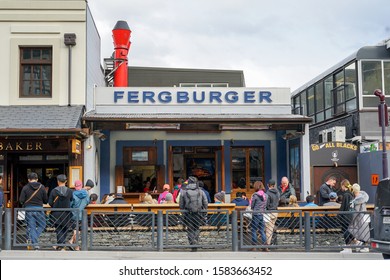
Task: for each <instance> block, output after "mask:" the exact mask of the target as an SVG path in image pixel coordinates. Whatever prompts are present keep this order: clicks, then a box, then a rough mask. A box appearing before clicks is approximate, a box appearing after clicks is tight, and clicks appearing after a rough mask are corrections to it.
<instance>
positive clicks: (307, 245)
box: [304, 212, 315, 252]
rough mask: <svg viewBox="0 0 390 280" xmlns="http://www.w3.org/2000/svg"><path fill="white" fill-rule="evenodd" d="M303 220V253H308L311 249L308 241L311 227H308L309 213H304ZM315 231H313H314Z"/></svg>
mask: <svg viewBox="0 0 390 280" xmlns="http://www.w3.org/2000/svg"><path fill="white" fill-rule="evenodd" d="M304 218H305V251H306V252H310V247H311V244H310V243H311V240H310V236H311V235H310V230H311V226H310V213H308V212H305V214H304ZM314 230H315V229H313V231H314Z"/></svg>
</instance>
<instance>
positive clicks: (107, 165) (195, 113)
mask: <svg viewBox="0 0 390 280" xmlns="http://www.w3.org/2000/svg"><path fill="white" fill-rule="evenodd" d="M289 95H290V91H289V89H288V88H200V87H197V88H178V87H171V88H170V87H160V88H96V89H95V109H94V110H93V111H90V112H87V113H86V114H85V115H84V117H83V120H84V121H86V122H87V123H88V125H89V126H90V127H92V128H93V130H94V131H96V130H97V131H100V133H102V135H104V139H105V141H102V142H101V143H100V151H99V152H100V181H101V193H100V195H101V196H103V195H104V194H106V193H112V192H115V191H117V189H118V186H122V187H123V188H121V189H123V190H124V191H125V192H126V193H129V194H130V193H140V192H143V190H144V189H145V187H149V190H150V191H153V190H156V191H157V192H159V191H161V190H162V186H163V184H164V183H168V184H169V185H170V186H171V187H172V186H174V185H175V182H176V180H177V179H178V178H184V179H186V178H188V177H189V176H191V175H193V176H197V177H198V178H199V179H200V180H202V181H203V182H204V183H205V185H206V186H207V188H208V190H209V192H210V194H211V195H212V194H213V193H215V192H217V191H221V190H224V191H226V193H228V194H230V193H234V192H235V191H238V190H240V191H246V192H249V193H250V192H251V190H252V187H253V183H254V182H255V181H257V180H261V181H263V182H267V181H268V180H269V179H271V178H274V179H276V178H279V177H281V176H286V174H287V172H288V171H287V150H288V149H287V145H288V143H287V140H286V135H287V134H288V133H289V134H294V135H299V137H303V136H304V129H305V125H306V124H308V123H309V122H310V121H311V119H310V118H307V117H303V116H297V115H292V114H291V106H290V98H289ZM307 149H308V148H307Z"/></svg>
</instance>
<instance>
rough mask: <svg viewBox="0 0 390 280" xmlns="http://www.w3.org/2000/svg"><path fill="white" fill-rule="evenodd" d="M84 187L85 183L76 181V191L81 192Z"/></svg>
mask: <svg viewBox="0 0 390 280" xmlns="http://www.w3.org/2000/svg"><path fill="white" fill-rule="evenodd" d="M82 187H83V182H81V181H80V180H76V181H74V188H75V190H76V191H79V190H81V188H82Z"/></svg>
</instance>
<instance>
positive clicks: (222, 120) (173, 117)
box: [83, 111, 312, 130]
mask: <svg viewBox="0 0 390 280" xmlns="http://www.w3.org/2000/svg"><path fill="white" fill-rule="evenodd" d="M83 120H85V121H89V122H95V123H97V124H99V123H100V128H101V129H105V128H107V129H110V128H111V129H112V128H114V127H113V126H112V125H113V123H117V127H115V128H116V129H126V126H127V129H128V128H129V127H131V126H132V125H133V126H135V124H156V123H160V124H164V123H165V124H167V123H169V124H172V125H177V124H178V125H179V126H180V125H187V126H188V125H191V124H202V125H206V124H209V125H219V127H220V128H221V125H224V126H225V127H228V126H229V125H230V124H231V125H232V126H231V128H232V129H234V126H236V127H238V125H240V127H242V130H246V128H247V129H248V130H250V129H251V128H255V127H256V126H258V127H262V129H261V130H263V129H264V127H265V126H268V127H267V128H268V129H274V130H278V129H296V128H295V127H296V126H297V125H303V124H306V123H311V122H312V119H311V118H309V117H306V116H301V115H293V114H279V115H276V114H111V113H96V112H95V111H90V112H87V113H86V114H85V115H84V117H83ZM118 123H120V124H118ZM98 126H99V125H98ZM161 127H162V128H163V126H161ZM115 128H114V129H115ZM226 130H227V129H226Z"/></svg>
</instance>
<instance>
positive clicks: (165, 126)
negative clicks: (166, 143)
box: [126, 123, 180, 130]
mask: <svg viewBox="0 0 390 280" xmlns="http://www.w3.org/2000/svg"><path fill="white" fill-rule="evenodd" d="M126 129H130V130H131V129H133V130H135V129H138V130H143V129H151V130H153V129H162V130H179V129H180V124H178V123H126Z"/></svg>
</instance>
